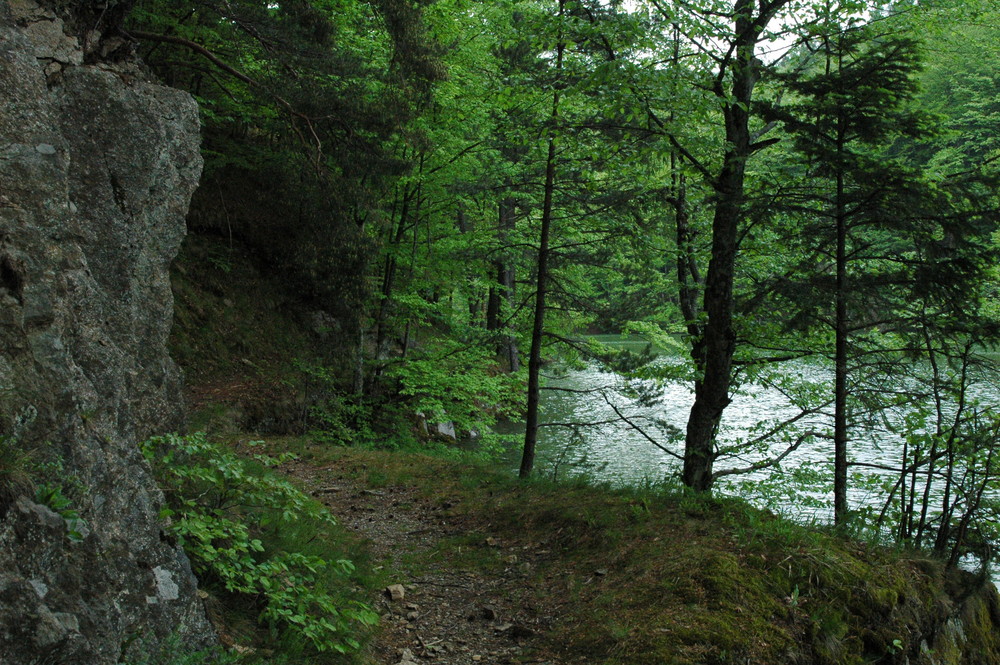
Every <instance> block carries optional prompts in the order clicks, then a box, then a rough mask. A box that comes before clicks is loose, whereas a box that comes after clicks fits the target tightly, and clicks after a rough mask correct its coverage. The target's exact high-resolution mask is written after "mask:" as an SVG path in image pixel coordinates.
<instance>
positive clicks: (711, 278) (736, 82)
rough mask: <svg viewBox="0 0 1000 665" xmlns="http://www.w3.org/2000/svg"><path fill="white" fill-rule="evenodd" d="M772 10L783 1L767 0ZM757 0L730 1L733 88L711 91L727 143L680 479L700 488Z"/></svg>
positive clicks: (725, 333)
mask: <svg viewBox="0 0 1000 665" xmlns="http://www.w3.org/2000/svg"><path fill="white" fill-rule="evenodd" d="M771 5H773V7H771V6H770V5H769V7H770V8H771V11H773V10H774V9H776V8H777V7H778V6H780V3H771ZM753 7H754V3H753V2H751V0H738V2H737V3H736V7H735V16H736V31H735V33H734V34H735V45H736V48H735V60H734V61H733V63H732V87H731V93H730V94H729V95H727V94H726V93H725V90H724V88H723V80H722V79H721V77H720V78H719V79H718V80H717V84H716V91H715V92H716V96H717V97H718V98H719V99H722V100H724V103H723V117H724V119H725V123H726V145H727V146H728V147H727V149H726V151H725V154H724V155H723V160H722V170H721V172H720V174H719V176H718V179H717V180H716V181H715V183H714V185H715V195H716V203H715V212H714V216H713V219H712V257H711V260H710V262H709V264H708V273H707V274H706V276H705V296H704V308H703V311H704V314H705V317H706V318H705V325H704V328H703V329H702V334H701V336H700V338H699V339H697V340H696V341H695V343H694V346H693V348H692V359H693V360H694V364H695V370H696V373H697V377H698V378H697V379H696V380H695V398H694V405H693V406H692V407H691V414H690V416H689V417H688V424H687V436H686V439H685V442H684V470H683V476H682V478H683V481H684V484H685V485H687V486H688V487H691V488H693V489H695V490H697V491H701V492H703V491H707V490H709V489H711V487H712V483H713V482H714V480H715V478H714V476H713V474H712V465H713V464H714V462H715V435H716V432H717V431H718V428H719V422H720V421H721V419H722V413H723V411H724V410H725V408H726V406H728V405H729V402H730V399H729V386H730V381H731V378H732V369H733V354H734V353H735V350H736V335H735V333H734V331H733V308H734V302H733V279H734V276H735V267H736V249H737V239H738V231H739V226H740V222H741V220H742V216H743V210H742V208H743V196H744V181H745V177H746V163H747V160H748V159H749V158H750V156H751V155H752V154H753V148H752V147H751V141H750V114H749V111H748V109H749V108H750V102H751V101H752V98H753V88H754V85H755V84H756V82H757V72H756V67H755V65H754V60H753V49H754V46H755V45H756V43H757V40H758V38H759V35H760V30H761V29H763V25H764V24H766V21H764V19H763V18H761V19H760V20H758V21H753V20H752V19H753V18H754V17H753V15H752V11H753Z"/></svg>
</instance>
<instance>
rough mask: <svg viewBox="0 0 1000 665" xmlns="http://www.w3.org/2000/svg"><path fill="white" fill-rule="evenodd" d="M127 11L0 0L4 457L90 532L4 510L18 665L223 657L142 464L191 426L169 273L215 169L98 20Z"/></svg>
mask: <svg viewBox="0 0 1000 665" xmlns="http://www.w3.org/2000/svg"><path fill="white" fill-rule="evenodd" d="M123 4H124V3H115V2H111V3H107V2H101V3H98V2H77V3H65V2H59V3H56V2H53V3H50V4H48V5H42V6H40V5H39V4H36V3H35V2H34V1H33V0H0V436H2V440H0V443H2V445H3V446H4V447H6V448H7V449H10V448H11V447H12V446H13V447H16V448H17V449H19V450H31V457H30V458H28V460H27V463H26V464H25V463H24V462H23V460H22V461H21V462H18V464H20V465H21V466H23V467H25V468H23V469H20V471H23V472H25V473H27V474H30V475H32V476H34V482H35V484H36V485H37V484H40V483H47V484H48V485H49V486H50V487H55V488H56V489H57V491H58V493H59V494H61V495H62V496H65V497H68V498H70V499H71V500H72V501H73V505H72V508H74V509H76V510H78V511H79V513H80V515H81V517H82V518H83V520H84V522H83V523H82V524H80V525H79V526H78V527H77V528H76V529H75V530H76V531H78V532H79V534H77V533H71V532H70V531H69V530H68V528H67V520H66V519H65V517H66V516H67V514H68V513H65V511H64V514H62V515H60V514H59V513H57V512H55V511H53V510H52V507H53V506H48V507H47V506H45V505H41V504H38V503H35V501H34V500H33V499H32V497H30V496H21V497H20V498H16V499H10V498H8V499H7V500H2V499H0V663H4V664H5V665H7V664H9V665H20V664H22V663H25V664H27V663H81V664H83V663H86V664H88V665H90V664H102V663H117V662H120V661H130V660H139V658H138V654H139V653H140V652H141V653H145V654H150V653H155V652H157V651H158V650H162V649H165V648H169V646H168V645H170V644H171V643H175V642H177V641H181V642H183V643H184V644H185V645H186V646H187V647H192V646H198V645H208V644H210V643H211V641H212V631H211V629H210V626H209V625H208V623H207V621H206V619H205V616H204V611H203V608H202V606H201V603H200V601H199V600H198V597H197V593H196V588H195V580H194V578H193V576H192V574H191V570H190V567H189V565H188V562H187V559H186V558H185V556H184V554H183V553H182V552H181V551H180V550H179V549H178V547H177V546H176V544H175V543H171V542H170V541H169V540H168V539H167V538H165V536H164V533H163V531H162V530H161V526H162V523H161V521H160V520H159V519H158V513H159V509H160V506H161V501H162V496H161V494H160V492H159V490H158V489H157V488H156V485H155V483H154V482H153V480H152V478H151V477H150V474H149V469H148V468H147V466H146V464H145V463H144V461H143V459H142V458H141V456H140V454H139V453H138V451H137V448H136V443H137V441H139V440H140V439H142V438H143V437H146V436H148V435H149V434H150V433H153V432H156V431H163V430H165V429H170V428H175V427H176V426H177V424H178V419H179V415H180V401H179V394H180V393H179V379H178V373H177V370H176V368H175V367H174V365H173V363H172V362H171V361H170V359H169V357H168V355H167V353H166V351H165V342H166V338H167V333H168V331H169V328H170V324H171V315H172V305H173V301H172V297H171V291H170V284H169V282H168V275H167V269H168V265H169V262H170V261H171V259H172V258H173V256H174V255H175V253H176V252H177V249H178V246H179V244H180V242H181V239H182V238H183V235H184V228H185V227H184V214H185V212H186V209H187V205H188V202H189V199H190V196H191V193H192V192H193V191H194V188H195V186H196V184H197V181H198V177H199V175H200V171H201V158H200V156H199V151H198V145H199V136H198V132H199V127H198V116H197V109H196V106H195V103H194V101H193V100H192V99H191V98H190V96H188V95H187V94H185V93H181V92H178V91H176V90H172V89H169V88H165V87H163V86H160V85H156V84H153V83H150V82H148V81H147V80H146V78H145V77H144V76H143V74H142V72H141V70H140V69H139V68H138V67H137V66H136V65H135V64H134V63H131V62H130V61H129V59H128V58H127V57H124V58H123V57H122V48H123V47H124V48H125V49H126V50H127V43H126V41H125V40H122V39H119V38H115V37H114V35H113V34H111V33H112V32H113V29H111V28H109V27H108V26H109V25H110V24H109V23H106V22H105V23H102V22H101V20H98V19H102V18H106V16H105V14H102V13H101V12H100V11H99V10H100V9H101V7H99V6H98V5H103V7H104V9H108V7H109V6H115V5H123ZM90 5H93V7H91V6H90ZM67 7H68V8H70V9H65V8H67ZM95 17H98V18H97V19H95ZM115 50H117V53H116V54H115V56H113V57H114V59H116V60H117V62H114V63H112V62H110V59H111V58H109V54H110V53H111V52H112V51H115ZM7 457H11V455H10V454H8V456H7ZM13 457H17V455H16V454H15V455H13ZM8 463H9V462H8ZM6 471H11V470H10V469H7V470H6ZM13 471H14V472H15V473H16V472H18V471H19V470H18V469H14V470H13ZM4 474H5V469H3V468H2V467H0V483H3V482H5V476H4ZM8 475H9V474H8ZM9 484H10V483H9V482H8V485H9ZM0 489H4V488H0ZM7 489H8V490H10V489H11V488H10V487H7ZM17 489H18V487H16V486H15V487H14V488H13V490H14V491H12V492H11V493H12V494H17V491H16V490H17ZM21 493H22V494H24V493H25V492H23V491H22V492H21ZM0 496H2V493H0ZM50 503H52V502H50ZM54 507H55V508H58V507H59V506H54Z"/></svg>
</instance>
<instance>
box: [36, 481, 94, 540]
mask: <svg viewBox="0 0 1000 665" xmlns="http://www.w3.org/2000/svg"><path fill="white" fill-rule="evenodd" d="M35 501H36V502H38V503H40V504H43V505H45V506H48V507H49V508H51V509H52V510H53V511H54V512H56V513H58V514H59V516H60V517H62V518H63V520H65V521H66V529H67V534H66V535H67V537H68V538H69V539H70V540H72V541H74V542H79V541H81V540H83V532H84V530H86V528H87V523H86V521H85V520H84V519H82V518H81V517H80V513H79V511H77V510H76V509H75V508H73V501H72V499H70V498H69V497H67V496H66V495H65V494H64V492H63V488H62V486H61V485H58V484H55V483H45V484H42V485H39V487H38V489H37V490H36V491H35Z"/></svg>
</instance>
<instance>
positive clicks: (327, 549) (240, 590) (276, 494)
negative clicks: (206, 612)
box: [142, 434, 377, 663]
mask: <svg viewBox="0 0 1000 665" xmlns="http://www.w3.org/2000/svg"><path fill="white" fill-rule="evenodd" d="M142 452H143V454H144V455H145V457H146V458H147V459H148V460H149V461H150V462H151V463H152V465H153V468H154V471H155V473H156V475H157V477H158V479H159V482H160V484H161V486H162V487H163V489H164V491H165V494H166V497H167V504H168V506H167V507H166V508H164V510H163V513H162V517H163V518H165V519H166V520H167V522H168V524H169V527H168V529H169V532H170V533H171V534H173V535H174V536H175V537H177V539H178V541H179V543H180V544H181V545H182V546H183V548H184V550H185V551H186V552H187V554H188V556H189V557H190V559H191V562H192V565H193V567H194V570H195V573H196V574H197V576H198V577H199V581H200V582H201V586H202V587H203V588H207V589H208V590H209V591H211V592H214V593H216V594H218V595H220V596H222V597H223V602H222V604H223V605H224V606H227V607H230V608H233V607H246V608H248V609H249V610H251V611H253V612H255V613H256V616H257V618H258V621H259V622H260V624H261V625H262V626H264V627H266V628H267V629H268V632H269V635H270V638H271V639H272V641H273V642H274V643H275V644H279V645H280V648H281V650H283V651H286V652H290V653H302V654H312V655H311V656H310V660H309V662H312V663H321V662H328V661H329V662H333V661H331V660H330V658H329V655H330V654H349V653H353V652H357V651H358V650H359V648H360V647H361V644H362V642H363V640H364V637H365V635H367V634H368V632H370V628H371V627H372V626H374V625H375V623H376V621H377V615H376V614H375V613H374V612H372V610H371V609H370V608H369V607H368V606H367V605H366V604H364V603H363V602H362V601H361V600H360V598H361V593H360V590H359V586H360V584H361V582H362V580H361V579H360V578H359V577H358V575H357V573H356V570H355V566H354V564H353V563H352V562H351V561H350V560H348V558H347V555H346V551H345V550H346V549H347V547H348V544H347V543H346V542H345V539H344V537H343V535H342V534H339V532H338V531H337V530H336V523H335V521H334V519H333V517H332V516H331V515H330V514H329V513H328V512H327V511H326V510H325V508H323V507H322V506H321V505H320V504H319V503H317V502H315V501H313V500H311V499H310V498H309V497H307V496H306V495H305V494H303V493H302V492H301V491H299V490H298V489H296V488H295V487H294V486H293V485H292V484H291V483H289V482H288V481H287V480H285V479H284V478H282V477H280V476H279V475H278V474H277V473H275V472H274V470H273V467H275V466H277V465H279V464H281V463H282V462H284V461H287V460H288V459H289V458H290V454H289V453H283V454H281V455H278V456H275V457H270V456H267V455H263V454H259V453H252V454H251V455H249V456H241V455H238V454H236V453H235V452H233V451H232V450H230V449H228V448H226V447H224V446H222V445H221V444H217V443H213V442H211V441H209V440H208V439H207V438H206V437H205V435H204V434H193V435H189V436H179V435H176V434H171V435H167V436H161V437H155V438H152V439H150V440H149V441H147V442H145V443H144V444H143V445H142ZM338 662H339V661H338Z"/></svg>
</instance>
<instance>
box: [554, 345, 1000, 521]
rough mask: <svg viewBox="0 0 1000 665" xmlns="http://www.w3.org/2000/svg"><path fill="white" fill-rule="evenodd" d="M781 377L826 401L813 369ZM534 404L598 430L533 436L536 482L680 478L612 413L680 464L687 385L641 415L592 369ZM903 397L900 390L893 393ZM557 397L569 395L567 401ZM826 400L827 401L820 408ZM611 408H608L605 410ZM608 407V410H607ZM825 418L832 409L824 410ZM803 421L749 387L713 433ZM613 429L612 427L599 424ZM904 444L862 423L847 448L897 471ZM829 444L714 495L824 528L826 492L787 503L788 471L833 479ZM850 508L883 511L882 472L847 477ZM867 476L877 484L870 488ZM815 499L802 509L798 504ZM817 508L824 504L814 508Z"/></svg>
mask: <svg viewBox="0 0 1000 665" xmlns="http://www.w3.org/2000/svg"><path fill="white" fill-rule="evenodd" d="M661 362H667V363H670V362H674V363H679V362H680V360H679V358H676V359H671V358H670V357H665V358H663V359H662V360H661ZM782 371H783V372H784V373H785V375H786V376H792V377H794V378H795V379H796V380H798V381H801V382H806V383H809V384H812V385H815V386H817V387H819V390H820V393H821V394H827V393H828V394H831V395H832V378H833V373H832V369H831V368H829V367H826V366H823V365H820V364H817V363H809V362H799V361H796V362H792V363H787V364H786V365H785V366H783V368H782ZM545 385H546V386H547V387H548V388H549V390H545V391H544V392H543V396H542V402H541V408H542V414H541V422H543V423H561V424H563V425H568V424H572V423H581V424H582V423H603V424H600V425H594V426H583V427H578V428H570V427H566V426H562V425H556V426H551V425H550V426H546V427H543V428H542V429H541V430H540V432H539V445H538V468H539V469H540V472H542V473H551V474H560V475H566V474H572V473H587V474H589V475H591V476H593V477H594V478H597V479H599V480H606V481H612V482H614V483H618V484H636V483H643V482H646V481H654V482H655V481H660V480H663V479H664V478H670V477H674V478H676V477H677V476H678V475H679V471H680V463H679V461H678V460H677V458H676V457H674V456H672V455H671V454H669V453H668V452H665V451H663V450H661V449H660V448H658V447H657V445H654V444H653V443H651V442H650V441H649V440H648V439H647V438H646V436H644V435H643V434H641V433H640V432H638V431H636V429H635V428H633V427H631V426H630V425H629V424H627V423H625V422H623V421H621V420H620V419H619V418H618V414H617V413H616V411H615V409H616V408H617V410H618V411H619V412H620V413H621V414H622V415H624V416H625V417H627V418H628V419H629V420H631V421H632V422H634V423H635V424H637V425H639V426H640V427H641V428H642V429H644V430H645V431H646V432H647V434H649V435H650V436H651V437H652V438H653V439H655V440H656V442H657V443H658V444H659V445H661V446H663V447H665V448H667V450H669V451H672V452H673V453H675V454H679V453H680V452H682V450H683V430H684V428H685V426H686V423H687V418H688V413H689V412H690V409H691V405H692V403H693V401H694V395H693V392H692V390H691V389H690V387H689V385H688V384H686V383H668V384H665V385H663V386H662V387H661V388H659V389H658V390H659V400H658V403H657V404H655V405H654V406H651V407H650V406H643V405H640V403H639V402H638V401H637V400H636V399H634V398H632V397H628V396H626V395H625V394H622V392H621V391H620V390H616V389H617V388H621V387H622V386H623V385H624V382H623V381H622V379H621V378H620V377H618V376H616V375H613V374H608V373H604V372H601V371H599V370H598V368H597V367H596V366H589V367H586V368H584V369H577V370H571V371H568V372H565V373H562V374H559V375H550V376H549V378H548V380H547V381H546V384H545ZM897 387H900V388H902V387H903V386H902V380H900V385H899V386H897ZM559 389H569V390H572V391H573V392H566V391H563V390H559ZM977 392H978V394H979V397H980V398H985V399H995V398H996V397H997V394H998V393H997V391H996V388H995V386H985V387H979V388H978V389H977ZM824 399H825V398H824ZM609 401H610V404H609ZM612 405H613V406H612ZM826 411H827V412H829V411H831V409H829V408H828V409H826ZM907 412H908V410H907V407H905V406H904V407H901V408H898V409H895V410H894V411H890V412H888V413H887V414H885V416H884V420H888V423H889V424H892V422H893V421H896V422H901V420H902V418H904V417H905V416H906V414H907ZM800 413H801V409H800V408H799V407H797V406H796V405H794V404H793V403H792V401H791V400H790V399H789V398H788V397H787V396H786V395H785V394H784V393H783V392H782V391H780V390H778V389H776V388H769V387H768V388H764V387H751V388H749V389H747V390H745V392H744V393H742V394H738V395H735V396H734V397H733V401H732V403H731V404H730V405H729V407H728V408H727V409H726V411H725V414H724V417H723V422H722V426H721V429H720V437H719V441H720V445H722V446H727V445H731V444H735V443H738V442H742V441H746V440H749V439H753V438H755V437H756V436H758V435H759V434H760V433H761V432H763V431H766V430H767V429H769V428H770V427H771V424H772V423H775V422H779V421H782V420H787V419H790V418H792V417H795V416H796V415H799V414H800ZM653 419H658V420H661V421H662V422H663V423H665V424H666V425H667V428H668V429H669V428H671V427H672V428H673V429H674V432H673V435H671V434H670V433H669V432H664V431H661V430H662V428H657V427H655V426H654V425H653V424H652V422H651V421H652V420H653ZM607 421H615V422H607ZM831 429H832V418H831V417H830V415H829V413H826V414H813V415H809V416H806V417H804V418H801V419H800V420H798V421H797V422H796V423H795V424H794V426H792V427H790V428H789V432H790V433H791V434H792V437H793V438H794V436H795V433H798V432H804V431H808V430H812V431H827V432H828V431H829V430H831ZM902 444H903V440H902V438H901V436H900V435H899V434H897V433H893V432H892V431H890V429H889V428H887V427H886V424H885V422H884V421H883V423H882V424H879V423H868V424H866V425H864V426H859V427H855V428H854V430H853V431H852V441H851V442H850V444H849V449H850V452H849V456H850V460H851V461H852V462H860V463H870V464H883V465H890V466H895V467H898V466H899V464H900V457H901V450H902ZM785 446H786V444H783V443H781V444H772V448H771V452H770V453H768V452H767V451H764V450H759V451H756V452H751V453H747V454H745V455H743V456H741V457H736V458H731V459H727V460H720V461H719V462H717V463H716V467H715V469H716V471H719V470H722V469H726V468H743V467H747V466H750V465H751V464H753V463H754V462H758V461H760V460H762V459H765V458H767V457H768V456H769V454H770V455H772V456H773V455H774V454H776V453H777V452H780V451H781V450H784V448H785ZM832 458H833V442H832V441H831V440H829V439H824V438H817V439H815V440H813V441H811V442H808V443H805V444H803V445H802V446H801V447H800V448H799V449H797V450H796V451H795V452H794V453H792V454H791V455H789V456H788V457H787V458H785V459H784V460H783V462H782V464H781V467H780V469H778V470H771V469H768V470H764V471H756V472H753V473H751V474H742V475H738V476H735V475H734V476H731V477H728V478H726V479H724V480H723V481H722V482H720V484H719V487H720V489H721V490H722V491H725V492H729V493H733V494H739V495H743V496H746V497H747V498H748V499H750V500H752V501H754V502H755V503H758V504H765V505H767V506H768V507H770V508H772V509H776V510H780V511H781V512H785V513H787V514H791V515H792V516H796V517H799V518H803V517H804V518H812V517H817V518H819V519H826V518H827V517H829V503H831V502H832V485H829V484H826V485H824V484H822V483H821V484H820V485H818V486H817V487H816V489H814V490H810V491H809V492H806V493H805V494H804V495H803V494H801V493H800V495H799V496H798V497H797V498H796V499H795V500H794V503H793V502H792V500H791V499H790V498H789V495H790V494H791V491H792V490H793V486H796V487H797V485H796V484H795V483H792V482H791V480H790V479H791V477H792V476H794V475H795V473H796V471H801V470H809V471H819V472H822V473H826V474H827V475H830V474H831V473H832ZM853 468H854V471H853V472H852V473H855V474H858V475H856V476H855V477H853V478H852V481H851V491H850V494H849V501H850V503H851V505H852V507H859V506H861V505H866V504H867V505H871V504H873V503H875V502H876V501H878V502H881V498H880V496H881V493H879V492H873V491H872V490H871V489H865V485H866V483H865V478H866V477H867V478H868V480H869V481H870V483H869V484H872V483H876V482H877V481H879V480H880V478H881V479H883V480H884V479H885V478H888V477H890V476H893V478H894V474H890V473H889V472H886V471H881V472H880V471H874V470H866V469H862V468H859V467H853ZM872 474H881V477H875V478H872ZM803 498H806V499H809V498H811V499H813V500H814V501H812V502H809V501H808V500H807V501H806V505H804V504H803V501H802V499H803ZM819 504H826V505H825V506H824V505H819Z"/></svg>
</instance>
